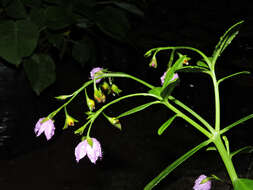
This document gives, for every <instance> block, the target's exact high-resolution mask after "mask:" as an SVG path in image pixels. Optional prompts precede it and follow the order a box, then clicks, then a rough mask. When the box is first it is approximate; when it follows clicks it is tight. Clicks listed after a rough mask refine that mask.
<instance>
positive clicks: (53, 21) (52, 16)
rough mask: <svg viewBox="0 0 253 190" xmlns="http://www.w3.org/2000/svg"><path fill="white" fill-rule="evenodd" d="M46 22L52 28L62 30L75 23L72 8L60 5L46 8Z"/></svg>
mask: <svg viewBox="0 0 253 190" xmlns="http://www.w3.org/2000/svg"><path fill="white" fill-rule="evenodd" d="M45 14H46V23H47V26H48V27H49V28H50V29H52V30H60V29H63V28H66V27H68V26H70V25H72V24H74V19H73V14H72V11H71V9H69V8H67V7H64V6H59V7H48V8H47V9H46V13H45Z"/></svg>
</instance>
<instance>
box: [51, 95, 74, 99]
mask: <svg viewBox="0 0 253 190" xmlns="http://www.w3.org/2000/svg"><path fill="white" fill-rule="evenodd" d="M71 96H72V95H61V96H57V97H54V98H56V99H58V100H66V99H67V98H69V97H71Z"/></svg>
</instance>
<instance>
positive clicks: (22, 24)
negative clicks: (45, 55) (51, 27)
mask: <svg viewBox="0 0 253 190" xmlns="http://www.w3.org/2000/svg"><path fill="white" fill-rule="evenodd" d="M38 37H39V31H38V28H37V27H36V25H35V24H33V23H32V22H30V21H28V20H19V21H17V22H14V21H1V22H0V56H1V57H2V58H3V59H5V60H6V61H8V62H10V63H12V64H14V65H17V66H18V65H19V64H20V62H21V59H22V58H23V57H27V56H30V55H31V54H32V52H33V50H34V49H35V48H36V46H37V40H38Z"/></svg>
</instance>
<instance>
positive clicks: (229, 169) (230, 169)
mask: <svg viewBox="0 0 253 190" xmlns="http://www.w3.org/2000/svg"><path fill="white" fill-rule="evenodd" d="M213 142H214V144H215V146H216V148H217V150H218V152H219V154H220V156H221V158H222V160H223V163H224V165H225V167H226V169H227V172H228V175H229V177H230V179H231V181H232V183H233V182H234V181H235V180H236V179H237V178H238V176H237V174H236V171H235V168H234V165H233V162H232V159H231V157H230V155H229V154H228V152H227V150H226V148H225V146H224V144H223V142H222V140H221V137H220V135H219V134H217V135H216V136H214V140H213Z"/></svg>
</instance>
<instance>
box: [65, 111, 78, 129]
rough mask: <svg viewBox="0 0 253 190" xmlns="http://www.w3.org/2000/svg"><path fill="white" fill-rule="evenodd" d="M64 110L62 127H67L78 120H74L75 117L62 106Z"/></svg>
mask: <svg viewBox="0 0 253 190" xmlns="http://www.w3.org/2000/svg"><path fill="white" fill-rule="evenodd" d="M64 111H65V116H66V118H65V124H64V127H63V129H67V128H68V126H74V125H75V122H78V120H76V119H75V118H73V117H71V116H70V115H69V114H68V112H67V109H66V107H64Z"/></svg>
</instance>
